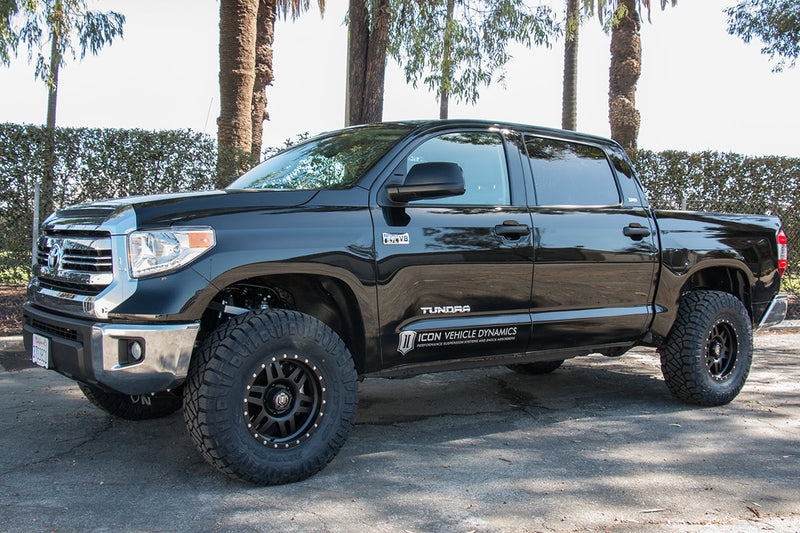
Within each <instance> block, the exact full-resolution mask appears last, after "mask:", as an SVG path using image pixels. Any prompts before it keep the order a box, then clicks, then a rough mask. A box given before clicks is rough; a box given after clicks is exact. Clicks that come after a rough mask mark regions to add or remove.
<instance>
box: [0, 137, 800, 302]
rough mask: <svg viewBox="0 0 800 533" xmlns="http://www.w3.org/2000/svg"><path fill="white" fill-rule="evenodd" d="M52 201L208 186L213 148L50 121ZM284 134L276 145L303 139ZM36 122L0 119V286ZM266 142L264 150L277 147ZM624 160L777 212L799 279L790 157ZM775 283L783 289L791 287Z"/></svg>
mask: <svg viewBox="0 0 800 533" xmlns="http://www.w3.org/2000/svg"><path fill="white" fill-rule="evenodd" d="M55 133H56V135H55V148H56V158H57V159H56V166H55V171H56V181H55V183H56V189H55V191H54V193H55V194H54V199H55V205H56V207H57V208H58V207H63V206H66V205H69V204H75V203H80V202H87V201H91V200H100V199H103V198H109V197H120V196H126V195H135V194H155V193H162V192H177V191H189V190H207V189H212V188H214V186H215V183H216V176H215V175H214V172H215V167H216V153H217V152H216V145H215V143H214V140H213V139H211V138H210V137H209V136H207V135H203V134H200V133H195V132H192V131H158V132H152V131H142V130H114V129H109V130H99V129H88V128H80V129H72V128H56V130H55ZM307 136H308V135H307V134H302V135H300V136H298V137H297V138H296V139H295V140H289V139H287V142H286V147H288V146H290V145H293V144H295V143H296V142H300V141H303V140H305V139H306V137H307ZM45 144H46V132H45V128H42V127H39V126H19V125H16V124H0V283H19V282H20V280H23V281H24V279H25V278H27V275H28V273H29V271H30V261H31V226H32V220H33V211H32V210H33V187H34V183H35V182H36V181H37V180H38V179H40V176H41V174H42V172H44V171H45V166H46V163H45V161H44V158H43V154H44V153H45V150H46V147H45ZM278 151H279V150H278V149H277V148H267V150H265V154H266V155H267V156H269V155H272V154H274V153H277V152H278ZM634 164H635V166H636V168H637V170H638V174H639V177H640V179H641V180H642V183H643V184H644V186H645V188H646V189H647V190H648V197H649V199H650V204H651V205H652V206H653V207H655V208H660V209H681V208H687V209H693V210H706V211H729V212H735V213H765V214H772V215H777V216H780V217H781V219H782V221H783V228H784V230H785V231H786V234H787V237H788V241H789V271H788V274H787V276H786V280H787V283H790V282H792V280H794V283H795V285H796V284H797V280H798V279H800V219H799V218H798V217H797V213H798V212H800V159H797V158H788V157H746V156H743V155H739V154H733V153H719V152H699V153H687V152H677V151H666V152H651V151H646V150H640V151H639V152H637V153H636V154H635V160H634ZM784 289H789V290H792V291H793V292H797V291H796V290H794V289H792V286H788V285H787V286H785V287H784Z"/></svg>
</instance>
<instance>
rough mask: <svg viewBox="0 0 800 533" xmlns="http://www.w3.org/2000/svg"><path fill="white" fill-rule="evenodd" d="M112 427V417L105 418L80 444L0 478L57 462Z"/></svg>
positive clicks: (26, 464)
mask: <svg viewBox="0 0 800 533" xmlns="http://www.w3.org/2000/svg"><path fill="white" fill-rule="evenodd" d="M112 427H114V419H113V418H112V417H107V418H106V422H105V423H104V424H103V426H102V427H100V428H98V429H96V430H95V431H93V432H92V433H91V434H90V435H89V436H88V437H86V438H85V439H83V440H82V441H80V442H78V443H76V444H74V445H72V446H70V447H69V448H67V449H66V450H64V451H61V452H58V453H56V454H54V455H51V456H48V457H42V458H41V459H37V460H35V461H32V462H30V463H23V464H21V465H18V466H15V467H14V468H11V469H9V470H4V471H2V472H0V478H2V477H5V476H7V475H9V474H13V473H14V472H18V471H20V470H23V469H25V468H28V467H31V466H36V465H40V464H43V463H48V462H53V461H58V460H60V459H62V458H63V457H65V456H66V455H69V454H71V453H73V452H75V451H76V450H78V449H79V448H81V447H83V446H85V445H87V444H89V443H90V442H92V441H94V440H96V439H97V438H98V437H100V435H102V434H103V433H105V432H107V431H108V430H110V429H111V428H112ZM62 442H64V441H62Z"/></svg>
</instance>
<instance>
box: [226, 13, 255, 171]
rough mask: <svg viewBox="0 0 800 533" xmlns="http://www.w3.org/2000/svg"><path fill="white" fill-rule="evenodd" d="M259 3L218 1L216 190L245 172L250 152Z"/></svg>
mask: <svg viewBox="0 0 800 533" xmlns="http://www.w3.org/2000/svg"><path fill="white" fill-rule="evenodd" d="M258 3H259V0H221V2H220V17H219V90H220V91H219V92H220V99H219V100H220V102H219V103H220V111H219V118H218V119H217V127H218V129H217V143H218V149H219V154H218V159H217V186H219V187H223V186H225V185H226V184H227V183H228V182H230V180H231V179H232V178H233V177H235V176H236V175H237V174H239V172H240V171H241V170H243V169H244V168H247V166H248V164H249V162H250V150H251V149H252V132H253V115H252V111H251V106H252V103H253V86H254V82H255V55H256V53H255V52H256V22H257V13H258Z"/></svg>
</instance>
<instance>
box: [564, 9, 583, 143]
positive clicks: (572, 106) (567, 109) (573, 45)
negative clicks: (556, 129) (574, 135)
mask: <svg viewBox="0 0 800 533" xmlns="http://www.w3.org/2000/svg"><path fill="white" fill-rule="evenodd" d="M580 17H581V14H580V3H579V0H567V31H566V36H565V37H566V38H565V42H564V90H563V92H562V94H561V127H562V128H563V129H565V130H572V131H575V130H576V129H578V30H579V29H580V25H581V18H580Z"/></svg>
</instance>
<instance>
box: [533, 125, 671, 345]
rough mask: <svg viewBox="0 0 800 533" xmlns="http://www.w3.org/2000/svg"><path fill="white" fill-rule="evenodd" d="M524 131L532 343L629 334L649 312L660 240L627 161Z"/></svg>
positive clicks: (597, 341) (595, 340) (601, 340)
mask: <svg viewBox="0 0 800 533" xmlns="http://www.w3.org/2000/svg"><path fill="white" fill-rule="evenodd" d="M524 140H525V147H526V150H527V154H528V157H527V158H526V159H527V161H528V163H529V166H528V167H526V169H525V170H526V171H529V172H531V174H532V180H533V184H534V193H535V194H534V197H533V199H532V200H533V207H532V208H531V213H532V216H533V226H534V255H535V263H534V269H533V298H532V307H531V314H532V317H533V333H532V337H531V343H530V346H529V351H538V350H550V349H559V348H571V347H578V346H598V345H604V344H620V343H630V342H633V341H635V340H636V339H637V338H638V337H640V336H641V335H642V334H643V333H644V331H645V330H646V328H647V327H648V324H649V321H650V319H651V318H652V293H653V289H654V282H655V272H656V262H657V260H658V247H657V244H656V241H655V227H654V225H653V224H652V220H651V215H650V211H649V209H648V208H647V207H646V199H645V198H644V195H643V194H641V191H640V189H639V188H638V187H637V186H636V182H635V178H634V177H633V174H632V172H631V170H630V167H629V166H627V163H626V162H625V160H624V158H622V156H620V154H616V153H615V150H618V148H616V147H613V146H607V147H604V148H605V149H604V148H601V147H600V146H596V145H592V144H588V143H583V142H580V141H569V140H562V139H555V138H546V137H542V136H536V135H527V134H526V135H525V136H524ZM609 154H610V155H611V158H609ZM626 172H627V174H626Z"/></svg>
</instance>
